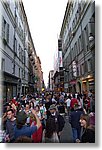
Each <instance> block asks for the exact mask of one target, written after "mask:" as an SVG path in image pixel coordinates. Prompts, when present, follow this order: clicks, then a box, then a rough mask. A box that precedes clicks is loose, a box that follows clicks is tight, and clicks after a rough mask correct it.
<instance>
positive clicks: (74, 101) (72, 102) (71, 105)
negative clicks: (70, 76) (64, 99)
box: [70, 98, 78, 108]
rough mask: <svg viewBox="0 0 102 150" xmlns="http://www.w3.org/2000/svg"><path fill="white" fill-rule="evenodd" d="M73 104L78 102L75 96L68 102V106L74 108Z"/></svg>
mask: <svg viewBox="0 0 102 150" xmlns="http://www.w3.org/2000/svg"><path fill="white" fill-rule="evenodd" d="M75 104H78V100H77V99H76V98H72V99H71V102H70V108H74V105H75Z"/></svg>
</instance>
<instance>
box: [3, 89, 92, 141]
mask: <svg viewBox="0 0 102 150" xmlns="http://www.w3.org/2000/svg"><path fill="white" fill-rule="evenodd" d="M65 116H68V118H69V119H68V121H69V123H70V125H71V129H72V142H73V143H95V99H94V96H93V93H92V92H91V91H89V93H88V94H87V95H86V94H79V93H74V94H72V93H64V92H59V93H58V92H57V93H56V92H44V93H40V94H37V93H33V94H27V95H25V96H21V97H19V98H17V97H14V98H13V99H12V100H10V101H7V102H6V103H5V104H3V114H2V139H1V141H0V142H3V143H61V141H60V136H61V132H62V131H63V129H64V126H65V123H66V120H65ZM68 134H69V133H68ZM66 138H67V137H66Z"/></svg>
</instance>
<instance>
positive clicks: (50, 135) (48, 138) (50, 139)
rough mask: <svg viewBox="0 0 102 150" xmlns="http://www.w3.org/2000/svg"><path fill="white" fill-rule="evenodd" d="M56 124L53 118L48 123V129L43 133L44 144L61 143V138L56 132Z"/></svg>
mask: <svg viewBox="0 0 102 150" xmlns="http://www.w3.org/2000/svg"><path fill="white" fill-rule="evenodd" d="M55 126H56V123H55V121H54V119H53V118H49V119H48V120H47V122H46V129H45V132H43V134H44V135H43V141H42V142H43V143H59V138H58V135H57V132H56V128H55Z"/></svg>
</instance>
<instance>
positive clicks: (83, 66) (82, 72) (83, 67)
mask: <svg viewBox="0 0 102 150" xmlns="http://www.w3.org/2000/svg"><path fill="white" fill-rule="evenodd" d="M81 67H82V75H83V74H84V64H82V65H81Z"/></svg>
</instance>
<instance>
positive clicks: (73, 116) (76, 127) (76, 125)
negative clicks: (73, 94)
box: [69, 104, 84, 143]
mask: <svg viewBox="0 0 102 150" xmlns="http://www.w3.org/2000/svg"><path fill="white" fill-rule="evenodd" d="M81 114H84V111H83V109H79V105H78V104H75V105H74V110H73V111H71V112H70V115H69V123H70V124H71V128H72V134H73V142H74V143H75V142H76V139H80V132H81V125H80V122H79V121H80V116H81Z"/></svg>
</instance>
